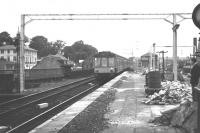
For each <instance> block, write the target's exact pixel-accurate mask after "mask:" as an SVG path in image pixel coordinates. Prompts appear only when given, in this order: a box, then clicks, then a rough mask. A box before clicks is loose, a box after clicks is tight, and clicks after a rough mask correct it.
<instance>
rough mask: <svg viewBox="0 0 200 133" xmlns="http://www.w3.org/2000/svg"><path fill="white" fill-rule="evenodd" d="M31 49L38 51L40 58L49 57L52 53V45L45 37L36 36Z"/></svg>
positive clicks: (31, 43) (32, 40)
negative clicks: (50, 50)
mask: <svg viewBox="0 0 200 133" xmlns="http://www.w3.org/2000/svg"><path fill="white" fill-rule="evenodd" d="M29 46H30V47H31V48H33V49H36V50H38V57H39V58H41V57H44V56H47V55H48V54H49V53H50V52H49V49H50V46H51V44H50V43H49V42H48V39H47V38H46V37H44V36H35V37H33V38H32V39H31V42H30V45H29Z"/></svg>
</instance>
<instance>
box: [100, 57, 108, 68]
mask: <svg viewBox="0 0 200 133" xmlns="http://www.w3.org/2000/svg"><path fill="white" fill-rule="evenodd" d="M107 64H108V61H107V58H101V66H103V67H107Z"/></svg>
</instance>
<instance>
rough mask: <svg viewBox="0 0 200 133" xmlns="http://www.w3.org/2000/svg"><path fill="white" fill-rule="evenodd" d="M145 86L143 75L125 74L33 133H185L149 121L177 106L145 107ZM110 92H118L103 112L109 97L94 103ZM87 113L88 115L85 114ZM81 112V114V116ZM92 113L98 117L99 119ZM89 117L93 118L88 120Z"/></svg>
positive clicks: (32, 132)
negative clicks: (101, 104) (163, 111)
mask: <svg viewBox="0 0 200 133" xmlns="http://www.w3.org/2000/svg"><path fill="white" fill-rule="evenodd" d="M144 83H145V77H144V76H141V75H140V74H137V73H131V72H124V73H123V74H121V75H119V76H117V77H116V78H115V79H113V80H111V81H110V82H108V83H107V84H105V85H104V86H102V87H100V88H99V89H97V90H96V91H95V92H93V93H91V94H89V95H88V96H86V97H84V98H83V99H81V100H80V101H78V102H77V103H75V104H73V105H72V106H70V107H69V108H67V109H66V110H64V111H63V112H61V113H59V114H58V115H56V116H55V117H53V118H52V119H50V120H48V121H46V122H45V123H43V124H42V125H40V126H38V127H36V128H35V129H33V130H32V131H31V133H50V132H51V133H57V132H59V133H65V132H67V133H69V132H70V133H184V132H183V131H181V130H180V129H177V128H173V127H168V126H158V125H154V124H152V123H149V120H151V119H152V118H154V117H156V116H159V115H161V113H160V112H161V111H162V110H165V109H167V108H170V107H172V106H175V105H145V104H143V103H142V101H143V100H144V99H145V91H144ZM109 89H112V90H114V91H115V93H114V95H113V97H114V98H113V100H112V101H111V102H109V103H108V104H106V107H105V109H109V111H102V110H104V109H102V107H103V106H100V107H98V106H99V105H100V103H104V102H105V101H106V97H104V98H105V99H101V100H100V103H98V100H97V101H95V100H96V99H97V98H98V97H100V96H102V94H104V95H105V94H106V93H105V92H106V91H108V90H109ZM108 97H110V96H108ZM94 101H95V102H94ZM105 103H106V102H105ZM90 104H93V106H91V107H90V109H91V110H92V111H91V112H89V113H88V114H87V111H89V110H87V108H88V106H90ZM104 105H105V104H104ZM92 108H95V109H96V110H94V109H92ZM84 110H85V113H83V112H84ZM101 112H103V114H100V115H99V116H102V117H103V118H101V117H99V116H98V114H99V113H101ZM81 113H82V115H79V114H81ZM85 114H86V115H85ZM93 114H95V115H96V114H97V116H95V115H93ZM92 115H93V116H94V117H92ZM88 116H90V117H91V118H88ZM80 117H82V118H80ZM97 118H99V119H97ZM76 119H77V121H76ZM90 119H92V120H90ZM93 119H97V120H96V121H95V120H93ZM102 119H103V120H106V122H104V121H103V122H102V123H103V124H104V123H106V126H102V123H101V122H99V121H100V120H102ZM79 121H82V122H79ZM95 122H96V123H95ZM98 122H99V123H98ZM70 123H71V125H70ZM85 123H88V124H85ZM92 126H93V127H92ZM99 126H102V127H99ZM104 127H105V128H104ZM88 128H91V129H88Z"/></svg>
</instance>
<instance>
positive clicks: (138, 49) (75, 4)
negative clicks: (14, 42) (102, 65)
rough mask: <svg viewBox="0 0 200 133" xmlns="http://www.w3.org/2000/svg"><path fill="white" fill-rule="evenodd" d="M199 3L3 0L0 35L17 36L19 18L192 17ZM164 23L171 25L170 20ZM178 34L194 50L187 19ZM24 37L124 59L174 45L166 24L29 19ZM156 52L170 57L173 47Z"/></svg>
mask: <svg viewBox="0 0 200 133" xmlns="http://www.w3.org/2000/svg"><path fill="white" fill-rule="evenodd" d="M198 3H200V2H199V0H17V1H16V0H5V1H1V8H0V17H1V21H0V32H2V31H7V32H8V33H10V35H11V36H12V37H13V36H15V35H16V33H17V29H18V27H19V25H20V15H21V14H33V13H34V14H41V13H45V14H46V13H47V14H55V13H61V14H70V13H81V14H82V13H192V11H193V9H194V7H195V6H196V5H197V4H198ZM165 17H167V16H165ZM186 17H191V16H186ZM177 19H178V20H179V19H180V18H179V17H178V18H177ZM27 20H28V18H27ZM168 20H170V21H172V17H171V16H170V17H168ZM177 33H178V45H179V46H180V45H181V46H183V45H185V46H186V45H187V46H189V45H190V46H192V44H193V42H192V41H193V37H199V34H198V33H199V30H198V29H197V28H196V27H195V26H194V24H193V22H192V20H191V19H188V20H184V21H182V22H181V23H180V27H179V29H178V31H177ZM25 34H26V36H28V37H29V38H32V37H34V36H36V35H42V36H44V37H46V38H47V39H48V41H56V40H63V41H65V42H66V43H67V45H69V46H70V45H72V44H73V43H74V42H75V41H78V40H83V41H84V43H86V44H89V45H92V46H93V47H95V48H97V49H98V51H113V52H115V53H117V54H119V55H122V56H124V57H130V56H132V55H133V56H141V55H142V54H145V53H146V52H148V51H149V50H150V48H151V47H152V44H153V43H156V46H166V45H167V46H169V45H171V46H172V44H173V34H172V25H171V24H170V23H168V22H166V21H164V20H126V21H125V20H121V21H116V20H114V21H109V20H105V21H102V20H101V21H86V20H84V21H81V20H78V21H32V22H31V23H29V24H27V25H26V28H25ZM159 50H165V51H168V54H167V56H172V48H165V49H164V48H163V47H156V51H159ZM191 53H192V48H181V47H178V56H189V55H190V54H191Z"/></svg>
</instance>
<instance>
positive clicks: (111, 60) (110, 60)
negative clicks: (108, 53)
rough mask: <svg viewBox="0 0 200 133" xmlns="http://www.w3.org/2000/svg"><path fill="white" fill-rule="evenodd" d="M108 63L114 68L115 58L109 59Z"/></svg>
mask: <svg viewBox="0 0 200 133" xmlns="http://www.w3.org/2000/svg"><path fill="white" fill-rule="evenodd" d="M108 62H109V66H110V67H114V66H115V60H114V58H109V59H108Z"/></svg>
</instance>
